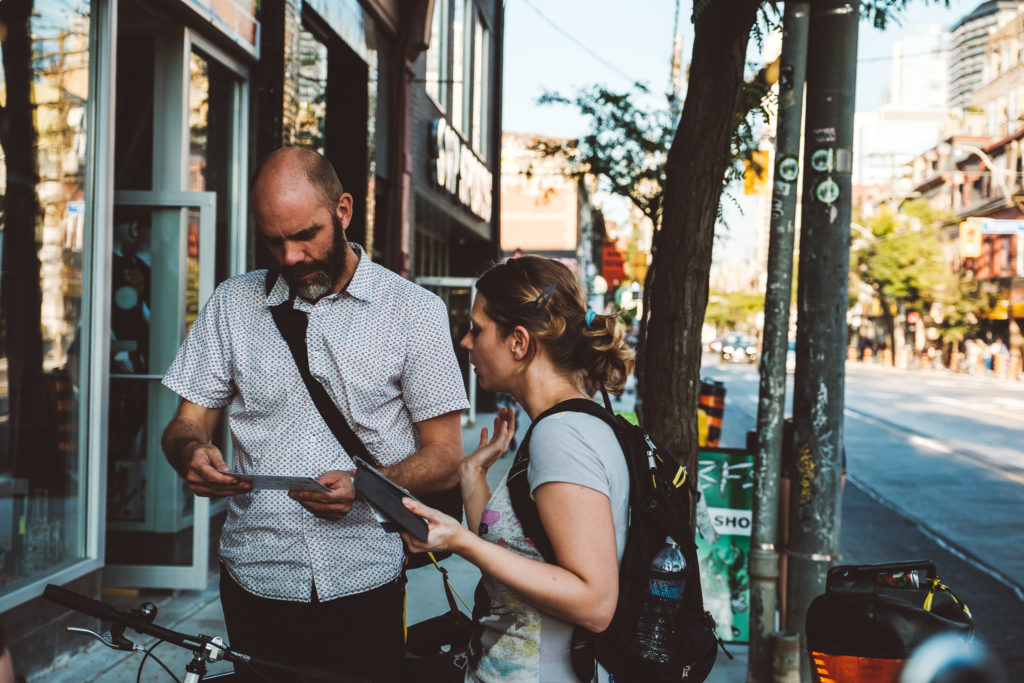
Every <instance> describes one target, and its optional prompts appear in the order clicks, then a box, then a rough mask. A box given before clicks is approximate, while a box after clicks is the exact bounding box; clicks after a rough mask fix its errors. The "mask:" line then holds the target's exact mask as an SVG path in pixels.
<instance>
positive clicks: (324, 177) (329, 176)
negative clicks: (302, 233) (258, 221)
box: [250, 147, 345, 213]
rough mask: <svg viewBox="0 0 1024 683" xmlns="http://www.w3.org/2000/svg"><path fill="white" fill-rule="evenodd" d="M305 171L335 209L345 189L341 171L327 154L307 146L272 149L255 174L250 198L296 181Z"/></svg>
mask: <svg viewBox="0 0 1024 683" xmlns="http://www.w3.org/2000/svg"><path fill="white" fill-rule="evenodd" d="M296 174H302V175H303V176H304V177H305V179H306V180H307V181H309V184H310V185H312V186H313V189H314V190H315V191H316V194H317V196H318V197H319V198H320V200H321V201H322V202H323V203H324V205H325V206H326V207H327V208H328V209H329V210H330V211H331V212H332V213H333V212H334V209H335V207H337V206H338V200H339V199H340V198H341V195H342V194H343V193H344V191H345V190H344V189H343V188H342V186H341V181H340V180H339V179H338V174H337V173H336V172H335V170H334V166H332V165H331V162H330V161H328V160H327V158H326V157H325V156H324V155H322V154H319V153H317V152H314V151H313V150H311V149H306V148H305V147H282V148H281V149H278V150H275V151H274V152H271V153H270V155H269V156H267V158H266V159H264V160H263V163H262V164H260V167H259V168H258V169H257V170H256V175H255V176H253V182H252V192H251V194H250V199H252V200H255V199H256V197H258V196H260V195H265V194H266V193H267V192H268V191H270V190H271V189H272V188H275V187H280V186H281V184H282V183H285V182H287V181H289V180H290V181H294V180H295V175H296Z"/></svg>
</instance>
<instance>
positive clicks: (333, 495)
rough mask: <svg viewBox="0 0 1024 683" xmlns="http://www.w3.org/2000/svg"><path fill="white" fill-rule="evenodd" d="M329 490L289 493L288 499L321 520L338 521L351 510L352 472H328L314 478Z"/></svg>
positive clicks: (354, 492) (352, 495) (353, 497)
mask: <svg viewBox="0 0 1024 683" xmlns="http://www.w3.org/2000/svg"><path fill="white" fill-rule="evenodd" d="M316 480H317V481H318V482H320V483H321V484H323V485H324V486H326V487H327V488H329V489H330V492H329V493H328V492H327V491H289V492H288V497H289V498H291V499H292V500H295V501H298V503H299V505H301V506H302V507H304V508H306V509H307V510H309V511H310V512H312V513H313V514H314V515H316V516H317V517H321V518H323V519H332V520H338V519H341V518H342V517H344V516H345V515H347V514H348V511H349V510H351V509H352V501H354V500H355V497H356V487H355V486H353V485H352V472H343V471H341V470H330V471H329V472H324V473H323V474H321V475H320V476H319V477H317V478H316Z"/></svg>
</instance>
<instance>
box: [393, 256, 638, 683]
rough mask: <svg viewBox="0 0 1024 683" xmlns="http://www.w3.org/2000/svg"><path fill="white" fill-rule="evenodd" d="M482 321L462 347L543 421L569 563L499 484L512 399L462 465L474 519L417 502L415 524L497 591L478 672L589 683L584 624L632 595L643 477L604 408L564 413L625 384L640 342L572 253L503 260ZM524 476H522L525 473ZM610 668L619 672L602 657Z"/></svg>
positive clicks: (544, 465) (534, 463)
mask: <svg viewBox="0 0 1024 683" xmlns="http://www.w3.org/2000/svg"><path fill="white" fill-rule="evenodd" d="M470 317H471V322H472V327H471V329H470V331H469V333H468V334H466V336H465V337H464V338H463V339H462V342H461V345H462V347H463V348H465V349H467V350H468V351H469V354H470V362H472V363H473V365H474V366H475V368H476V372H477V376H478V378H479V382H480V386H481V387H483V388H485V389H487V390H489V391H495V392H498V391H504V392H508V393H510V394H512V395H513V396H514V397H515V399H516V400H517V401H518V402H519V403H520V404H521V405H522V406H523V409H524V410H525V411H526V413H527V415H529V417H530V419H531V420H537V418H538V416H540V415H541V414H543V413H548V415H547V416H545V417H544V418H543V419H541V420H539V421H537V422H536V424H534V425H533V427H532V432H531V435H530V437H529V444H528V445H527V444H523V446H522V447H521V451H520V455H517V457H516V460H515V462H514V463H513V465H512V470H510V471H511V472H513V473H515V472H516V471H517V468H516V463H520V462H525V461H521V456H522V449H524V448H527V447H528V448H529V460H528V465H527V466H525V468H524V469H525V473H526V476H527V478H528V481H529V491H530V493H531V496H532V497H533V500H534V501H535V502H536V506H537V512H538V514H539V517H540V521H541V523H542V525H543V528H544V531H545V532H546V534H547V536H548V540H549V541H550V544H551V547H552V548H553V550H554V556H555V558H556V560H557V563H556V564H548V563H546V562H544V560H543V558H542V555H541V553H540V552H539V551H538V550H537V548H536V547H535V545H534V544H533V542H532V541H531V540H530V539H529V538H528V537H527V536H526V535H525V534H524V532H523V528H522V525H521V524H520V523H519V521H518V520H517V519H516V516H515V513H514V512H513V509H512V505H511V502H510V498H509V491H508V481H507V479H506V480H505V481H504V482H503V483H502V485H501V486H500V487H499V488H498V489H497V490H496V491H494V492H493V493H492V491H491V490H490V486H489V485H488V483H487V478H486V474H487V470H488V468H490V466H491V465H492V464H494V462H495V461H496V460H497V459H498V457H499V456H500V455H501V454H502V453H504V452H505V450H506V449H507V447H508V444H509V441H510V440H511V438H512V434H513V433H514V431H515V424H514V419H513V417H512V414H511V412H510V411H507V410H502V411H500V412H499V414H498V417H497V418H496V419H495V421H494V429H493V434H492V435H491V436H490V438H488V433H487V428H484V429H483V430H482V431H481V435H480V444H479V447H478V448H477V449H476V450H475V451H473V453H471V454H470V455H468V456H466V458H465V459H464V460H463V461H462V464H461V466H460V469H459V474H460V476H461V488H462V496H463V500H464V502H465V508H466V523H467V527H468V528H466V527H463V526H462V525H461V524H459V523H458V522H457V521H455V520H454V519H452V518H450V517H447V516H445V515H443V514H442V513H440V512H438V511H436V510H433V509H431V508H428V507H426V506H424V505H422V504H419V503H417V502H415V501H413V500H411V499H408V498H407V499H405V502H406V506H407V507H408V508H409V509H410V510H412V511H413V512H415V513H416V514H418V515H420V516H422V517H424V518H425V519H426V520H427V522H428V524H429V534H430V535H429V538H428V540H427V542H426V543H420V542H418V541H416V539H414V538H412V537H410V536H408V535H403V537H404V538H405V541H406V542H407V543H408V544H409V546H410V549H411V550H413V551H416V552H420V551H426V550H430V551H439V550H448V551H452V552H454V553H457V554H458V555H461V556H462V557H464V558H465V559H467V560H468V561H470V562H472V563H473V564H475V565H477V566H478V567H479V568H480V570H481V572H482V574H483V580H482V583H483V586H484V588H485V589H486V593H487V598H488V600H487V602H488V603H489V604H488V605H487V606H486V610H485V611H484V613H483V614H482V616H481V615H478V618H477V620H476V623H475V624H474V635H473V638H472V639H471V642H470V652H469V667H468V672H467V680H479V681H499V680H500V681H570V680H576V677H575V675H574V674H573V669H572V665H571V662H570V640H571V635H572V631H573V627H574V625H577V624H578V625H580V626H583V627H585V628H586V629H588V630H590V631H593V632H601V631H603V630H604V629H605V628H607V627H608V625H609V623H610V622H611V620H612V616H613V615H614V613H615V606H616V602H617V600H618V586H619V578H618V572H619V562H620V561H621V559H622V552H623V548H624V546H625V542H626V528H627V507H628V498H629V474H628V471H627V467H626V461H625V457H624V455H623V453H622V449H621V447H620V446H619V443H618V441H617V440H616V437H615V433H614V432H613V431H612V428H611V427H610V426H609V425H608V424H607V423H606V422H604V421H603V420H602V419H601V418H599V417H595V416H593V415H588V414H585V413H581V412H575V411H568V410H566V411H564V412H559V410H558V409H556V410H554V411H551V409H552V408H555V407H556V406H558V405H559V404H562V403H563V402H565V401H569V400H573V399H589V397H590V396H591V394H592V391H593V390H596V389H599V388H604V389H606V390H608V391H612V392H617V391H619V390H621V388H622V386H623V384H624V383H625V381H626V378H627V377H628V376H629V374H630V373H631V372H632V371H633V363H634V359H633V351H632V349H630V348H629V346H628V345H627V344H626V342H625V340H624V337H623V330H622V327H621V325H620V324H619V321H618V320H617V318H616V317H615V316H610V315H597V314H595V313H594V312H593V311H588V310H587V309H586V307H585V305H584V302H583V297H582V295H581V293H580V289H579V287H578V285H577V284H576V281H575V279H574V277H573V275H572V273H571V272H570V271H569V269H568V268H566V267H565V266H564V265H562V264H561V263H559V262H557V261H554V260H552V259H546V258H540V257H537V256H521V257H518V258H513V259H510V260H509V261H507V262H505V263H503V264H500V265H497V266H494V267H493V268H491V269H490V270H488V271H487V272H486V273H485V274H484V275H483V276H482V277H481V278H480V280H479V281H478V282H477V297H476V301H475V303H474V305H473V310H472V312H471V316H470ZM512 476H515V475H514V474H513V475H512ZM596 670H597V677H598V678H599V679H601V680H607V674H606V673H605V672H604V671H603V670H601V669H600V667H597V669H596Z"/></svg>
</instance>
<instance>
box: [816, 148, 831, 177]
mask: <svg viewBox="0 0 1024 683" xmlns="http://www.w3.org/2000/svg"><path fill="white" fill-rule="evenodd" d="M811 168H813V169H814V170H815V171H817V172H818V173H828V172H829V171H831V170H832V150H831V149H816V150H814V152H813V153H812V154H811Z"/></svg>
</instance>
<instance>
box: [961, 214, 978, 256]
mask: <svg viewBox="0 0 1024 683" xmlns="http://www.w3.org/2000/svg"><path fill="white" fill-rule="evenodd" d="M979 256H981V223H979V222H978V221H961V222H960V258H978V257H979Z"/></svg>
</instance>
